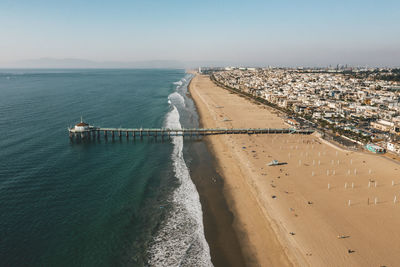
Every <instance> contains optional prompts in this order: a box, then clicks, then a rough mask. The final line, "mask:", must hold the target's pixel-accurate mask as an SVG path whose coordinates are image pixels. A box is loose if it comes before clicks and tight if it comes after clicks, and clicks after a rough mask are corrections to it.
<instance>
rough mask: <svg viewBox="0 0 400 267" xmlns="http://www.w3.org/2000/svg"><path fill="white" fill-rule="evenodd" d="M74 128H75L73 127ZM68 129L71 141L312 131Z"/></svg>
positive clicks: (289, 129) (305, 132) (257, 129)
mask: <svg viewBox="0 0 400 267" xmlns="http://www.w3.org/2000/svg"><path fill="white" fill-rule="evenodd" d="M75 128H76V127H75ZM75 128H68V131H69V137H70V138H71V139H92V138H93V139H96V138H97V139H100V138H101V137H102V136H103V137H104V138H106V139H107V138H112V139H114V138H122V137H125V138H129V137H132V138H134V139H135V138H143V137H153V138H158V137H159V138H162V139H164V138H171V137H172V136H183V137H200V136H208V135H218V134H249V135H251V134H312V133H313V132H314V130H312V129H295V128H282V129H277V128H265V129H261V128H255V129H254V128H246V129H235V128H234V129H229V128H226V129H224V128H216V129H207V128H193V129H168V128H137V129H128V128H101V127H94V126H88V127H87V128H86V129H78V130H77V129H75Z"/></svg>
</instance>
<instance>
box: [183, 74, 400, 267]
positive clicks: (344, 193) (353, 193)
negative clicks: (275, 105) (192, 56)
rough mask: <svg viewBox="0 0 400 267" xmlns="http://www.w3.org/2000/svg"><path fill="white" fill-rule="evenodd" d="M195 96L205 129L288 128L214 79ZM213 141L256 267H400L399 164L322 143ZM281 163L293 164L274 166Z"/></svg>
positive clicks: (293, 138)
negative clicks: (399, 265) (215, 83)
mask: <svg viewBox="0 0 400 267" xmlns="http://www.w3.org/2000/svg"><path fill="white" fill-rule="evenodd" d="M190 92H191V95H192V97H193V99H194V100H195V102H196V105H197V108H198V110H199V113H200V116H201V120H202V124H203V126H204V127H236V128H240V127H243V128H244V127H252V128H258V127H260V128H262V127H263V128H265V127H288V126H287V125H286V124H285V123H284V121H283V120H282V119H281V118H279V117H277V116H276V115H275V114H274V111H273V110H271V109H269V108H267V107H265V106H262V105H258V104H255V103H252V102H251V101H249V100H247V99H244V98H242V97H240V96H238V95H236V94H232V93H230V92H228V91H227V90H225V89H222V88H219V87H217V86H215V85H214V84H213V83H212V82H211V81H210V79H209V77H208V76H203V75H196V77H195V78H194V79H193V80H192V83H191V86H190ZM207 140H208V142H209V144H210V147H211V149H212V150H213V152H214V154H215V155H216V158H217V159H218V165H219V169H220V172H221V175H222V176H223V177H224V181H225V188H224V191H225V197H226V198H227V200H228V204H229V206H230V208H231V210H232V212H233V214H234V215H235V223H234V224H235V225H234V226H235V229H236V231H237V234H238V236H239V239H240V243H241V247H242V250H243V253H244V255H245V256H246V260H247V262H248V263H249V266H290V265H295V266H308V265H309V266H385V265H386V266H397V265H398V264H399V262H400V253H399V252H400V231H398V230H397V226H398V225H399V223H400V165H399V164H397V163H396V162H395V161H390V160H388V159H387V158H385V157H382V156H377V155H373V154H368V153H358V152H350V151H346V150H343V149H338V148H336V147H334V146H332V145H330V144H327V143H326V142H323V141H322V140H320V139H319V138H318V137H317V136H315V135H310V136H298V135H225V136H211V137H207ZM273 159H276V160H279V161H284V162H287V163H288V164H287V165H281V166H266V163H268V162H270V161H272V160H273ZM392 183H394V184H393V185H392ZM395 196H396V197H397V201H396V203H394V198H395ZM349 201H350V202H349ZM375 201H376V204H375ZM349 203H350V205H349ZM349 251H350V252H351V253H349Z"/></svg>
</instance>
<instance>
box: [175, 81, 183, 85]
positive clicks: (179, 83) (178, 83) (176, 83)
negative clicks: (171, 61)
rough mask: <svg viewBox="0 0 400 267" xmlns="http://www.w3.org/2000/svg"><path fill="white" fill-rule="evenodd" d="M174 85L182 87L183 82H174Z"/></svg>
mask: <svg viewBox="0 0 400 267" xmlns="http://www.w3.org/2000/svg"><path fill="white" fill-rule="evenodd" d="M174 84H175V85H178V86H182V84H183V82H182V80H180V81H177V82H174Z"/></svg>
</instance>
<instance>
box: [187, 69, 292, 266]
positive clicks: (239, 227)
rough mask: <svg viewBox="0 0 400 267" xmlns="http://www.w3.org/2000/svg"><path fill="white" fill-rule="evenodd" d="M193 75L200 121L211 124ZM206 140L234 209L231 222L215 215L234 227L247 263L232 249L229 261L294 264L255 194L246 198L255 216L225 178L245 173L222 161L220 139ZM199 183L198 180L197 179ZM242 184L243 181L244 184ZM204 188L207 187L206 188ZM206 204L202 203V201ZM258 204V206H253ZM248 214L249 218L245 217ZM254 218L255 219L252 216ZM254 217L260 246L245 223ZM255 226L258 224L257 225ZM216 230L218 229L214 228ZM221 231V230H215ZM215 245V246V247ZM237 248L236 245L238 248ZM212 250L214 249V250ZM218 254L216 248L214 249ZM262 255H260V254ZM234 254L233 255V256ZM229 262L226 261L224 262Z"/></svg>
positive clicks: (224, 193)
mask: <svg viewBox="0 0 400 267" xmlns="http://www.w3.org/2000/svg"><path fill="white" fill-rule="evenodd" d="M193 74H194V75H195V76H194V77H193V79H195V78H196V77H197V75H198V74H196V73H193ZM193 79H192V80H191V82H190V84H189V86H188V91H189V92H190V95H191V98H192V99H193V101H194V102H195V105H196V108H197V110H198V114H199V121H200V126H201V127H209V126H210V125H209V121H206V120H205V117H206V116H207V115H206V113H205V112H206V111H205V109H204V107H202V103H201V100H200V99H199V98H198V97H196V96H195V95H194V94H193V88H192V87H193ZM204 140H205V144H206V145H207V148H208V150H209V151H210V152H211V154H212V155H213V157H214V160H215V162H214V164H213V165H214V166H215V168H216V171H217V172H218V174H219V175H220V177H221V179H222V181H221V182H220V183H219V184H220V193H222V195H221V196H220V197H222V198H223V199H224V202H225V203H226V205H227V209H228V212H229V213H231V214H232V215H231V216H232V219H231V220H230V221H229V222H228V225H227V224H226V223H227V221H226V220H225V219H223V218H222V219H221V218H220V216H219V215H218V216H217V217H216V218H215V219H216V220H219V221H220V223H221V222H222V221H225V222H222V224H225V227H229V228H232V229H233V231H234V235H235V237H236V239H237V240H238V243H239V247H240V248H239V249H240V252H241V254H242V256H241V258H243V259H244V264H242V263H241V262H237V261H235V260H234V258H236V257H237V255H236V254H232V253H229V254H227V256H228V257H230V258H231V259H230V261H231V262H232V263H235V265H234V266H292V264H291V262H290V261H289V259H288V258H287V256H286V254H285V252H284V251H285V249H284V248H283V247H282V246H281V245H280V243H279V241H278V240H277V238H276V237H275V234H274V233H273V230H272V228H271V225H270V224H269V222H268V221H264V220H262V219H261V218H262V217H263V216H264V215H263V214H262V211H261V210H260V209H258V208H257V207H256V206H257V205H258V204H257V200H256V199H254V198H250V199H247V201H246V203H245V204H246V205H247V206H248V207H249V209H250V210H252V214H251V215H252V216H248V215H249V214H246V213H247V212H246V210H247V209H242V208H241V207H238V206H240V205H238V203H237V201H239V200H238V199H237V198H236V197H235V194H237V193H235V191H236V189H235V188H237V186H238V185H237V184H234V183H231V181H228V180H227V179H226V177H233V178H235V177H237V176H238V175H239V176H241V178H242V179H243V178H244V174H242V173H241V171H240V170H237V169H235V170H233V172H230V171H227V170H226V167H225V166H224V164H222V160H223V159H224V158H225V157H224V155H222V154H221V153H220V152H221V150H220V149H219V148H220V145H221V144H220V143H216V140H214V139H211V138H209V137H205V138H204ZM195 184H196V186H197V183H196V182H195ZM242 185H243V184H242ZM203 190H204V188H203ZM203 190H202V189H201V188H200V189H199V194H202V193H201V192H202V191H203ZM248 190H250V188H248ZM247 193H249V194H251V193H250V192H249V191H247V190H246V191H243V195H242V196H241V198H242V199H246V198H247V197H246V194H247ZM202 205H203V203H202ZM254 207H256V208H254ZM205 217H207V215H205ZM246 218H247V219H246ZM253 219H254V220H253ZM205 220H207V218H205ZM252 220H253V223H254V222H258V225H257V226H258V227H257V229H259V230H260V232H262V233H263V234H262V235H260V236H259V237H258V238H256V239H258V242H257V243H258V245H259V244H263V246H261V247H257V244H254V243H253V240H252V239H253V238H254V237H256V236H257V233H255V232H252V233H251V234H252V235H253V237H249V233H248V232H249V231H248V229H246V228H247V227H246V223H250V221H252ZM211 227H213V225H209V226H208V227H207V223H205V228H206V229H205V231H206V235H207V232H209V233H210V232H211V233H212V232H213V231H212V230H211V229H207V228H211ZM254 229H256V228H254ZM214 234H215V232H214ZM216 234H218V233H216ZM263 238H265V239H264V240H262V239H263ZM215 240H218V241H217V242H218V243H219V244H217V245H216V246H217V247H220V246H228V249H227V251H229V250H231V248H229V246H231V243H230V242H229V241H227V240H224V239H222V238H220V237H217V238H215V239H214V240H209V238H208V242H210V241H211V242H212V243H214V242H215ZM213 247H215V244H214V246H213V244H210V249H211V251H212V250H213ZM214 249H215V248H214ZM264 249H267V250H268V252H269V253H268V254H270V255H271V256H269V257H266V256H265V251H262V250H264ZM235 250H236V249H235ZM212 254H213V252H212ZM214 254H215V252H214ZM260 254H261V255H262V256H261V255H260ZM232 257H233V258H232ZM220 266H224V265H220ZM225 266H227V265H225ZM229 266H233V265H229Z"/></svg>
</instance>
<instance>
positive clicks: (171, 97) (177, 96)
mask: <svg viewBox="0 0 400 267" xmlns="http://www.w3.org/2000/svg"><path fill="white" fill-rule="evenodd" d="M171 100H172V101H173V102H174V101H177V102H179V103H180V104H181V105H182V106H185V99H184V98H183V96H182V95H181V94H179V93H178V92H173V93H172V94H170V95H169V96H168V103H169V104H170V105H171ZM175 103H176V102H175ZM168 115H169V114H168ZM168 115H167V116H168ZM178 115H179V112H178ZM167 119H168V118H167ZM166 122H168V121H167V120H166ZM178 123H179V119H178Z"/></svg>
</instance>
